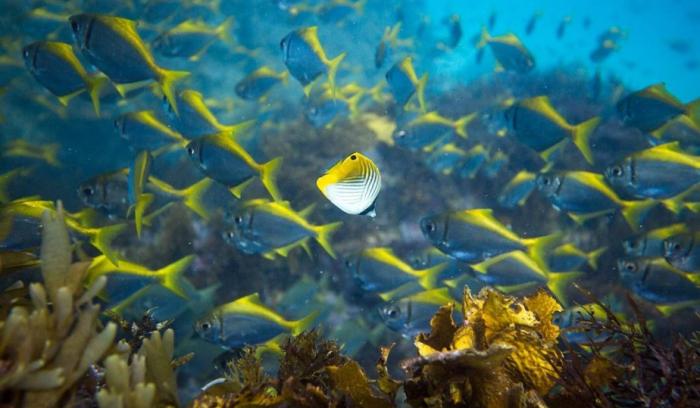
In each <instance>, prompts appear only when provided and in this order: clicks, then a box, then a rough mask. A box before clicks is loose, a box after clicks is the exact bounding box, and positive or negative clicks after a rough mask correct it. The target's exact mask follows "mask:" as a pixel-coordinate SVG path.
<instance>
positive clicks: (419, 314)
mask: <svg viewBox="0 0 700 408" xmlns="http://www.w3.org/2000/svg"><path fill="white" fill-rule="evenodd" d="M448 303H453V304H456V303H457V302H456V301H455V300H454V299H453V298H452V297H451V296H450V293H449V291H448V289H447V288H438V289H431V290H426V291H423V292H419V293H414V294H412V295H409V296H407V297H404V298H401V299H398V300H394V301H390V302H388V303H386V304H384V305H382V306H380V307H379V315H380V316H381V318H382V320H383V321H384V324H386V325H387V327H389V328H390V329H391V330H394V331H396V332H399V333H401V335H402V336H403V337H404V338H407V339H412V338H413V337H415V336H416V335H417V334H418V333H422V332H427V331H429V330H430V320H431V319H432V317H433V316H434V315H435V312H436V311H437V310H438V309H439V308H440V307H441V306H444V305H446V304H448Z"/></svg>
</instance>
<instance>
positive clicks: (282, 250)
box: [274, 238, 306, 258]
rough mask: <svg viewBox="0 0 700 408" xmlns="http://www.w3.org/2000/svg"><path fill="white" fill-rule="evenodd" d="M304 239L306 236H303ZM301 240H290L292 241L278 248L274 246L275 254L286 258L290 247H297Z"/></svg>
mask: <svg viewBox="0 0 700 408" xmlns="http://www.w3.org/2000/svg"><path fill="white" fill-rule="evenodd" d="M304 239H306V238H304ZM301 241H302V240H299V241H295V242H292V243H291V244H289V245H285V246H283V247H280V248H275V250H274V251H275V253H276V254H278V255H280V256H282V257H283V258H286V257H287V256H288V255H289V252H290V251H291V250H292V249H294V248H296V247H298V246H299V245H300V244H301Z"/></svg>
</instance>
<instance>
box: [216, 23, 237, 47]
mask: <svg viewBox="0 0 700 408" xmlns="http://www.w3.org/2000/svg"><path fill="white" fill-rule="evenodd" d="M234 22H235V19H234V18H233V16H229V17H228V18H226V20H224V21H223V22H222V23H221V24H219V26H218V27H216V31H217V35H218V37H219V39H220V40H221V41H222V42H223V43H224V44H226V45H227V46H229V47H232V48H233V47H235V46H236V45H237V44H236V41H234V39H233V36H232V35H231V29H232V28H233V23H234Z"/></svg>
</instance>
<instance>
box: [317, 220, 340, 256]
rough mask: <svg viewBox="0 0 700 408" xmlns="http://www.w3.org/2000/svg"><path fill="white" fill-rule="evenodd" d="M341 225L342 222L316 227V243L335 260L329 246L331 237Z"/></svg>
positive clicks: (331, 248) (333, 252) (331, 247)
mask: <svg viewBox="0 0 700 408" xmlns="http://www.w3.org/2000/svg"><path fill="white" fill-rule="evenodd" d="M341 225H343V223H342V222H334V223H331V224H326V225H319V226H318V227H316V237H315V238H316V242H318V244H319V245H321V247H322V248H323V249H324V250H325V251H326V252H327V253H328V255H330V256H331V257H332V258H333V259H335V258H336V256H335V251H334V250H333V246H332V245H331V241H330V239H331V236H332V235H333V233H334V232H335V231H336V230H337V229H338V228H340V226H341Z"/></svg>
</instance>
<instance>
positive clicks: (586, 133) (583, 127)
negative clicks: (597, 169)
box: [571, 116, 600, 164]
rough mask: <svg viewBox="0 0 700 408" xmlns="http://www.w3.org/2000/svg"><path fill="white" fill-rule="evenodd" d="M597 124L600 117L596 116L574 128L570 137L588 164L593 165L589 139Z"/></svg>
mask: <svg viewBox="0 0 700 408" xmlns="http://www.w3.org/2000/svg"><path fill="white" fill-rule="evenodd" d="M599 123H600V117H598V116H596V117H593V118H591V119H588V120H587V121H585V122H582V123H579V124H578V125H576V126H574V129H573V132H572V136H571V137H572V139H573V142H574V144H575V145H576V147H578V150H579V151H580V152H581V154H582V155H583V157H584V158H585V159H586V161H587V162H588V164H593V152H592V151H591V140H590V139H591V135H592V134H593V133H594V132H595V130H596V128H597V127H598V124H599Z"/></svg>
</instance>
